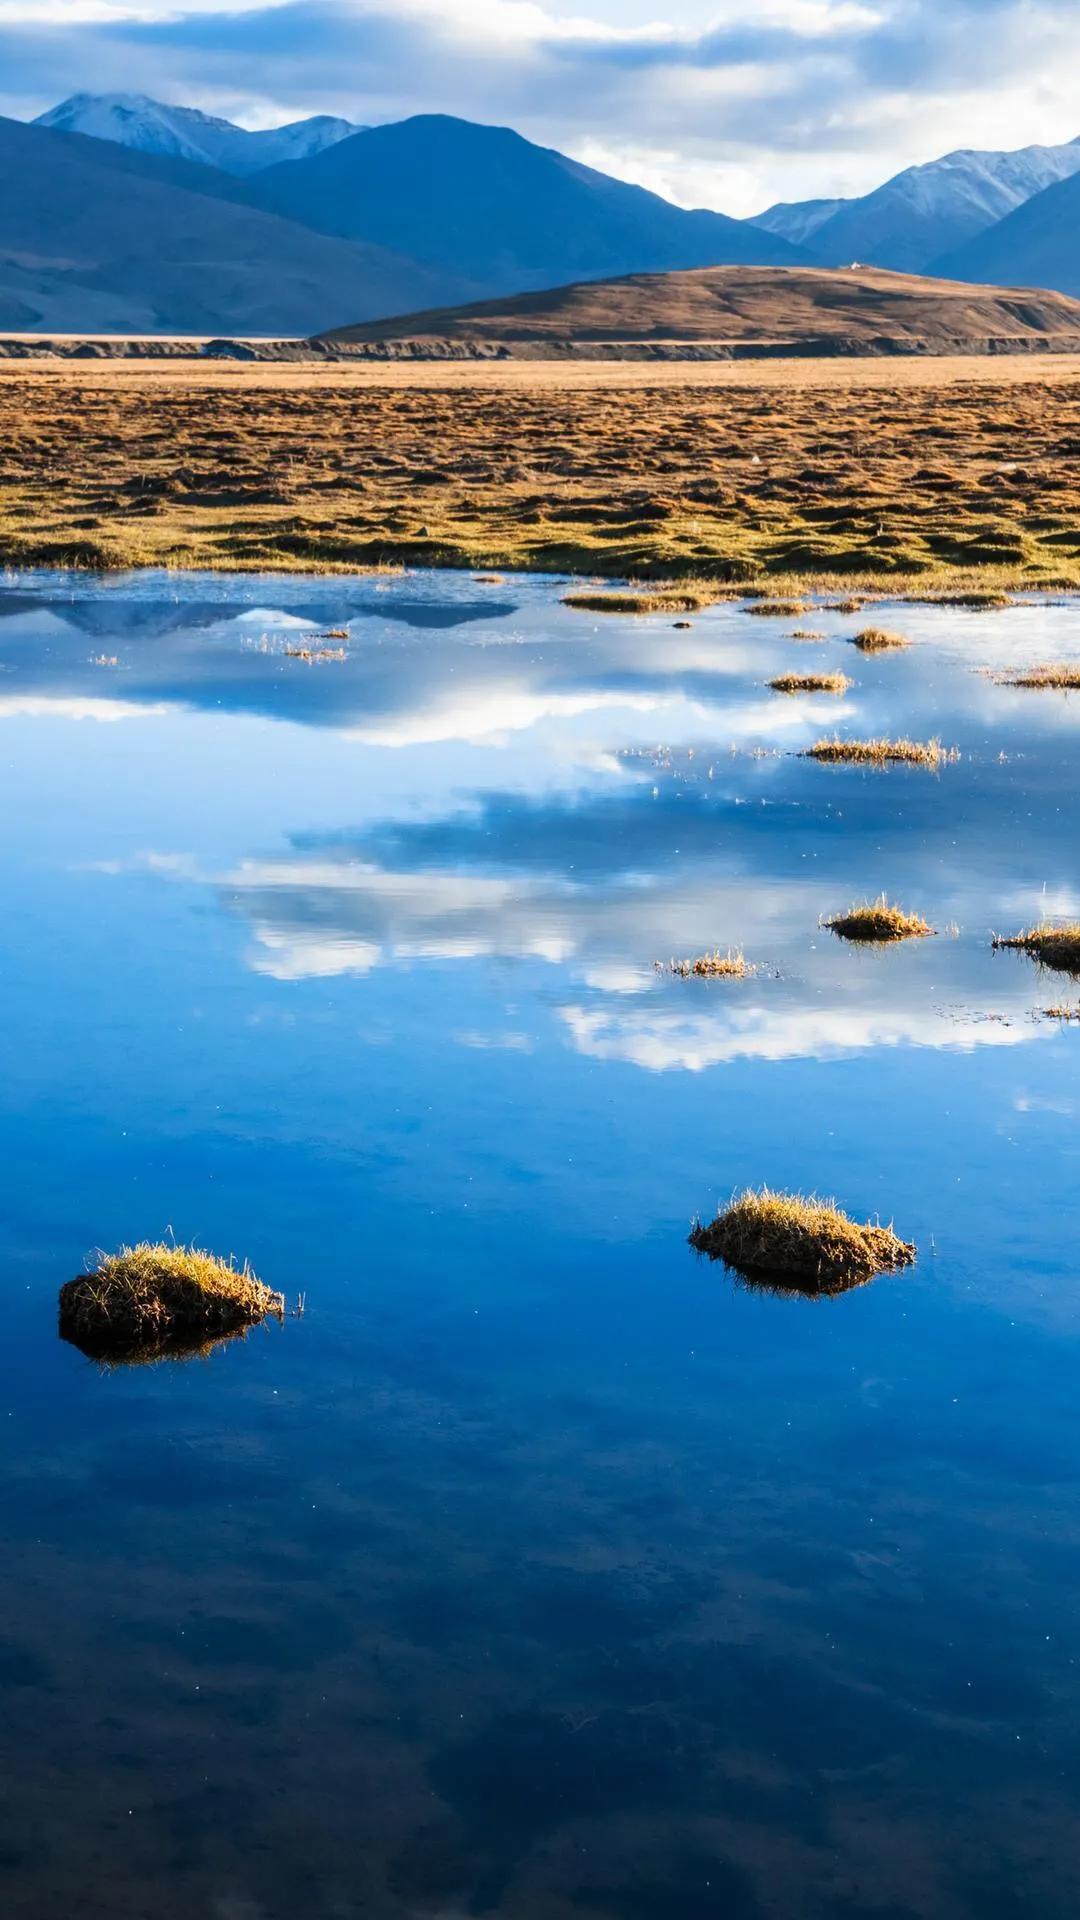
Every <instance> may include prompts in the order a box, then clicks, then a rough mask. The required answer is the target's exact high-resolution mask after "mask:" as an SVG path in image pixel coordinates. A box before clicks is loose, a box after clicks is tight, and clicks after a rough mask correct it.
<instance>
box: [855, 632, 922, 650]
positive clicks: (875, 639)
mask: <svg viewBox="0 0 1080 1920" xmlns="http://www.w3.org/2000/svg"><path fill="white" fill-rule="evenodd" d="M851 644H852V646H854V647H858V649H859V652H860V653H892V652H893V651H895V650H896V649H897V648H898V647H910V645H911V641H910V640H905V638H904V636H903V634H902V633H890V631H889V629H888V627H864V628H863V630H862V632H861V633H857V634H856V635H855V638H854V640H853V641H852V643H851Z"/></svg>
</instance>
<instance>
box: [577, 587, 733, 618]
mask: <svg viewBox="0 0 1080 1920" xmlns="http://www.w3.org/2000/svg"><path fill="white" fill-rule="evenodd" d="M715 598H716V596H715V594H711V593H707V592H704V591H699V590H697V589H695V588H680V589H678V591H676V590H675V589H674V588H672V589H669V590H667V591H665V592H663V593H566V594H564V595H563V606H564V607H573V608H574V609H575V610H576V611H577V612H578V613H699V612H700V611H701V609H702V607H707V606H709V605H711V603H712V601H713V600H714V599H715Z"/></svg>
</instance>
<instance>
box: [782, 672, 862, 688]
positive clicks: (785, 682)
mask: <svg viewBox="0 0 1080 1920" xmlns="http://www.w3.org/2000/svg"><path fill="white" fill-rule="evenodd" d="M769 685H770V687H771V688H772V690H773V692H774V693H846V692H847V690H848V688H849V687H853V686H854V685H855V682H854V680H849V679H848V677H847V674H846V673H782V674H781V675H780V676H779V678H778V679H776V680H770V681H769Z"/></svg>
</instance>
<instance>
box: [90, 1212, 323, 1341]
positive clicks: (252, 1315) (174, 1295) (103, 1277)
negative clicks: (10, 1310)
mask: <svg viewBox="0 0 1080 1920" xmlns="http://www.w3.org/2000/svg"><path fill="white" fill-rule="evenodd" d="M284 1308H285V1302H284V1299H283V1297H282V1295H281V1294H280V1293H274V1292H273V1291H272V1290H271V1288H269V1287H267V1286H264V1285H263V1283H262V1281H261V1280H258V1279H256V1277H255V1275H254V1274H253V1273H252V1271H251V1269H250V1267H247V1266H243V1267H237V1266H235V1265H234V1264H233V1262H232V1261H230V1260H219V1259H218V1258H217V1257H216V1256H215V1255H214V1254H211V1253H204V1252H203V1251H202V1250H201V1249H200V1248H198V1247H177V1246H171V1245H168V1244H167V1243H165V1242H160V1243H158V1244H151V1243H150V1242H149V1241H143V1242H141V1243H140V1244H139V1245H138V1246H135V1247H121V1249H120V1251H119V1253H113V1254H103V1255H102V1256H101V1257H100V1259H99V1262H98V1265H97V1266H96V1267H95V1268H94V1269H93V1271H92V1272H89V1273H83V1274H80V1275H79V1276H78V1278H77V1279H75V1280H69V1281H68V1282H67V1284H66V1286H63V1287H61V1289H60V1333H61V1335H62V1336H63V1338H64V1339H65V1340H70V1341H72V1342H73V1344H74V1345H75V1346H77V1347H80V1348H81V1349H82V1351H83V1352H84V1353H89V1354H92V1355H95V1356H100V1357H102V1358H109V1357H113V1358H137V1357H152V1356H153V1355H155V1354H159V1353H161V1354H164V1353H168V1352H171V1351H174V1350H175V1351H181V1352H190V1351H192V1350H201V1349H202V1348H203V1347H204V1346H205V1345H206V1343H207V1342H213V1340H214V1339H216V1338H218V1337H220V1336H221V1335H224V1334H231V1333H238V1332H240V1331H242V1330H243V1329H245V1328H247V1327H253V1326H255V1325H257V1324H258V1322H259V1321H261V1320H265V1319H266V1318H267V1317H268V1315H271V1314H276V1315H278V1316H280V1315H282V1314H283V1313H284Z"/></svg>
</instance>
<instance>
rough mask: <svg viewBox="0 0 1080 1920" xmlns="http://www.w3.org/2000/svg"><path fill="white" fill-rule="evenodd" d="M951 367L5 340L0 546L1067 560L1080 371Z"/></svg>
mask: <svg viewBox="0 0 1080 1920" xmlns="http://www.w3.org/2000/svg"><path fill="white" fill-rule="evenodd" d="M960 371H962V370H958V369H957V367H956V366H955V365H954V364H950V363H949V362H948V361H938V360H934V361H928V362H927V363H926V364H925V365H920V366H918V367H916V366H914V365H913V364H911V363H907V364H905V367H904V369H903V373H902V375H901V374H899V373H898V371H897V369H896V368H894V367H892V366H891V365H889V364H887V363H884V362H883V363H881V365H880V366H869V367H868V366H867V365H865V364H864V365H862V366H861V367H858V366H855V365H853V366H852V368H851V369H850V371H849V370H848V369H846V368H842V367H839V366H838V365H837V363H836V362H829V363H826V364H825V366H822V365H821V364H820V363H817V364H815V363H809V362H806V363H799V362H779V361H778V362H776V363H760V364H759V365H757V366H755V367H754V368H753V369H752V370H746V369H739V368H734V369H732V368H720V369H717V370H716V371H715V372H713V371H712V370H709V371H708V372H707V373H705V374H703V373H702V370H701V369H700V368H698V369H694V368H689V367H680V366H678V365H675V364H671V365H667V364H665V365H663V366H647V365H642V366H630V365H621V366H618V367H617V368H613V367H611V366H606V367H589V366H588V365H587V364H579V365H576V366H574V367H573V368H566V369H563V368H561V367H544V366H542V365H540V364H530V365H528V366H524V367H516V368H510V369H507V368H500V367H498V366H479V367H472V366H468V365H465V364H463V365H460V366H455V367H454V368H453V369H450V370H449V371H447V370H444V369H439V368H435V367H425V368H423V369H419V368H415V367H414V368H409V367H393V366H386V367H381V368H378V367H374V366H366V367H362V368H355V367H351V366H341V367H334V366H327V365H319V366H312V367H299V366H298V367H287V366H272V365H271V366H260V365H258V364H257V363H254V364H243V365H241V364H236V365H233V366H229V367H228V368H223V367H221V366H214V365H212V364H205V365H204V364H201V363H194V362H193V363H172V364H169V365H163V364H154V363H149V362H148V363H136V362H124V361H112V362H94V361H87V362H85V363H77V362H72V361H65V362H64V363H63V364H62V366H57V367H56V368H52V369H50V370H49V371H48V372H47V373H45V374H42V373H40V372H38V371H36V370H35V369H33V368H31V367H25V366H22V365H20V364H19V363H18V362H10V363H5V364H4V366H3V368H2V369H0V447H2V448H3V456H2V461H0V468H2V479H3V486H2V495H3V504H2V507H0V565H15V566H17V565H32V564H55V565H60V566H69V567H89V568H101V567H120V566H132V565H140V564H145V565H149V566H170V567H185V566H186V567H190V566H200V567H202V566H207V567H230V568H249V569H259V568H268V567H274V568H288V569H291V570H309V571H310V570H320V569H337V570H352V569H356V568H361V567H377V566H385V567H394V566H400V565H430V566H436V567H438V566H442V567H460V568H465V569H467V570H468V571H469V572H470V573H481V574H484V575H490V574H492V573H498V572H506V571H508V570H511V569H522V568H531V569H534V570H537V571H541V572H548V573H565V572H572V573H575V574H578V575H581V576H584V577H586V578H587V577H589V576H593V575H602V576H604V577H605V578H608V579H612V580H615V579H625V578H633V579H641V580H682V579H687V578H691V579H698V580H701V579H712V580H715V581H717V582H718V583H721V582H728V583H737V584H743V585H747V586H757V587H758V588H761V587H767V588H768V590H769V591H770V592H771V593H772V594H773V595H774V596H778V597H779V596H783V597H784V598H785V599H788V598H790V599H798V598H801V597H802V596H803V595H804V594H805V593H806V592H807V591H809V590H811V589H814V588H816V587H822V588H823V589H825V590H826V591H828V592H829V594H830V596H831V597H832V598H834V599H836V600H839V601H842V602H844V603H850V602H851V601H854V600H857V599H858V598H859V597H860V596H861V595H863V594H866V593H871V594H881V593H885V592H888V593H889V595H890V596H892V595H896V596H901V597H902V596H904V595H910V594H918V595H919V596H920V597H927V598H933V599H936V600H937V601H938V602H939V603H940V604H946V605H971V606H980V607H985V606H994V605H998V604H1003V603H1004V600H1005V596H1006V594H1007V592H1009V591H1012V590H1015V589H1016V588H1017V587H1025V588H1027V587H1039V586H1048V585H1050V584H1053V585H1055V586H1061V587H1076V586H1077V585H1080V534H1078V532H1077V526H1078V523H1080V474H1078V473H1076V472H1074V470H1073V466H1071V465H1070V463H1069V462H1068V461H1066V460H1063V459H1062V457H1061V451H1060V450H1061V447H1062V445H1063V444H1066V442H1067V440H1068V438H1069V437H1073V438H1075V437H1076V435H1077V433H1078V431H1080V388H1078V387H1077V385H1076V383H1075V380H1073V381H1072V382H1071V383H1070V381H1069V380H1068V379H1067V378H1065V377H1064V376H1062V378H1061V379H1060V380H1059V379H1058V377H1057V375H1056V373H1055V372H1053V371H1047V370H1045V369H1044V367H1042V366H1040V368H1039V373H1038V377H1037V378H1032V377H1030V376H1026V375H1025V376H1023V377H1017V375H1016V369H1015V367H1013V368H1010V369H1009V371H1008V372H1007V373H1006V372H1005V371H1002V372H998V371H997V370H996V369H991V368H989V367H988V364H987V363H986V362H985V361H983V362H971V363H970V367H969V368H968V370H967V374H966V375H965V377H964V378H963V379H961V378H959V377H958V375H959V372H960ZM969 376H970V377H969ZM1048 380H1050V381H1051V382H1052V383H1053V400H1052V403H1051V402H1048V399H1047V381H1048ZM1016 446H1022V447H1023V449H1024V461H1023V470H1022V471H1021V470H1019V469H1018V470H1017V471H1016V472H1015V473H1011V472H1008V471H1006V470H1004V469H1002V467H1001V454H1002V450H1003V449H1004V448H1014V447H1016ZM658 454H659V457H658ZM989 473H993V476H994V484H993V488H992V489H990V488H988V487H987V485H986V480H987V476H988V474H989Z"/></svg>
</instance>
